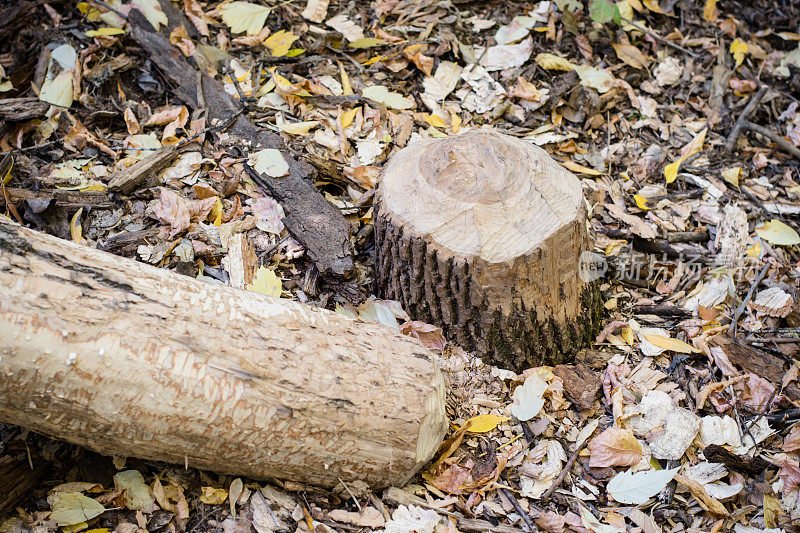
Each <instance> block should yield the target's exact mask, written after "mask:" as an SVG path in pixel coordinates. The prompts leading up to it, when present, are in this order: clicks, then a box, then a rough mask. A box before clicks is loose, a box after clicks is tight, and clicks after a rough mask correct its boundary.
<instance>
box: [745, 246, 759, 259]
mask: <svg viewBox="0 0 800 533" xmlns="http://www.w3.org/2000/svg"><path fill="white" fill-rule="evenodd" d="M745 254H746V255H747V257H758V256H759V255H761V245H760V244H759V243H755V244H754V245H753V246H751V247H750V248H748V249H747V251H746V252H745Z"/></svg>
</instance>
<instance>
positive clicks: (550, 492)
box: [541, 439, 589, 501]
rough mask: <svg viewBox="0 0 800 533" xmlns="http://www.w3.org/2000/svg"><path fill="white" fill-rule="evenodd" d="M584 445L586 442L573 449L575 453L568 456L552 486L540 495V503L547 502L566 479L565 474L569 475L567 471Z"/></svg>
mask: <svg viewBox="0 0 800 533" xmlns="http://www.w3.org/2000/svg"><path fill="white" fill-rule="evenodd" d="M586 440H589V439H586ZM584 444H586V441H584V442H583V443H582V444H581V445H580V446H578V447H577V448H576V449H575V451H573V452H572V455H570V456H569V460H568V461H567V464H566V465H564V468H562V469H561V473H559V474H558V477H557V478H556V480H555V481H553V484H552V485H550V488H549V489H547V490H546V491H545V492H544V494H542V497H541V500H542V501H547V500H548V499H549V498H550V496H552V495H553V493H554V492H555V491H556V489H558V487H559V486H560V485H561V482H563V481H564V479H565V478H566V477H567V474H569V471H570V470H571V469H572V465H574V464H575V461H576V460H577V459H578V454H579V453H581V450H582V449H583V446H584Z"/></svg>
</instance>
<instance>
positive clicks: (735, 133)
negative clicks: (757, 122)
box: [725, 87, 767, 154]
mask: <svg viewBox="0 0 800 533" xmlns="http://www.w3.org/2000/svg"><path fill="white" fill-rule="evenodd" d="M765 94H767V88H766V87H761V88H760V89H759V90H758V92H757V93H756V94H755V95H753V97H752V98H751V99H750V101H749V102H747V105H746V106H745V108H744V111H742V114H741V115H739V118H738V119H736V122H735V123H734V124H733V129H731V132H730V133H729V134H728V138H727V140H726V141H725V151H726V152H728V153H729V154H730V153H733V149H734V147H735V146H736V141H737V139H739V135H741V133H742V128H744V126H745V122H747V119H748V118H750V115H751V114H753V111H754V110H755V108H756V107H757V106H758V104H759V103H761V99H762V98H764V95H765Z"/></svg>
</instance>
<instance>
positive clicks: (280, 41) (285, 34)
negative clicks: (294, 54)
mask: <svg viewBox="0 0 800 533" xmlns="http://www.w3.org/2000/svg"><path fill="white" fill-rule="evenodd" d="M297 39H299V37H298V36H297V35H295V34H294V33H292V32H289V31H286V30H280V31H277V32H275V33H273V34H272V35H270V36H269V37H268V38H267V40H266V41H264V46H266V47H267V48H269V51H270V53H271V54H272V56H273V57H283V56H285V55H286V54H287V53H288V52H289V49H290V48H291V47H292V44H293V43H294V42H295V41H296V40H297Z"/></svg>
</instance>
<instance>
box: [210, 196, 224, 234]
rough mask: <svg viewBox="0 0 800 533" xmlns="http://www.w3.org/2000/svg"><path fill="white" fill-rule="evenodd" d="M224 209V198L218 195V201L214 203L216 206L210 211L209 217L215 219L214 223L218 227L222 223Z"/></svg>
mask: <svg viewBox="0 0 800 533" xmlns="http://www.w3.org/2000/svg"><path fill="white" fill-rule="evenodd" d="M222 210H223V208H222V200H220V199H219V196H217V203H215V204H214V207H212V208H211V211H210V212H209V213H208V218H209V219H211V220H213V221H214V222H213V223H214V225H215V226H217V227H220V226H221V225H222Z"/></svg>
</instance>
